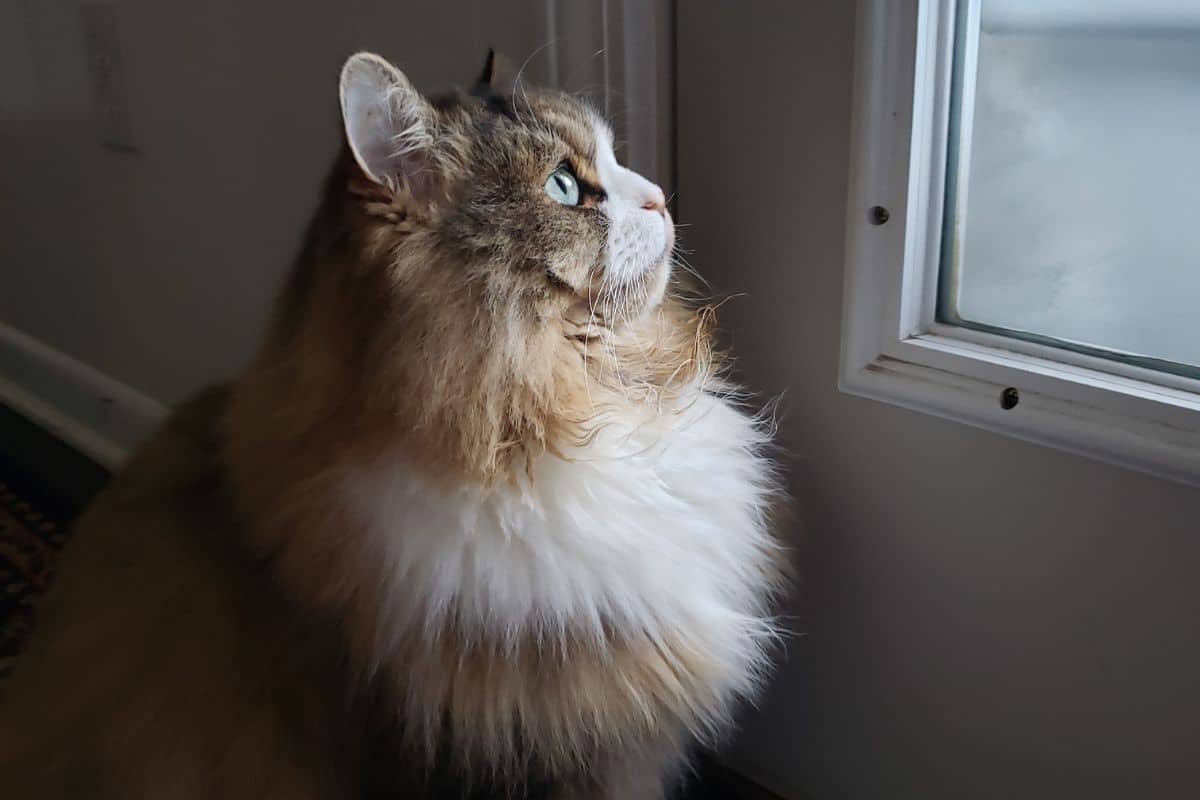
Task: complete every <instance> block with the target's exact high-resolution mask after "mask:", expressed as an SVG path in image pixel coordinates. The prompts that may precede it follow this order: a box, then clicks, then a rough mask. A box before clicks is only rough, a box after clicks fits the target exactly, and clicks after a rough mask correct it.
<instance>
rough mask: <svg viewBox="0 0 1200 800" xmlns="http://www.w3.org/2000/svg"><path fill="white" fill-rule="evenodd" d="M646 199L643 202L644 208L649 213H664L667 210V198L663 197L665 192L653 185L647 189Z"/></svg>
mask: <svg viewBox="0 0 1200 800" xmlns="http://www.w3.org/2000/svg"><path fill="white" fill-rule="evenodd" d="M647 189H648V191H647V192H646V195H645V199H644V200H642V208H644V209H646V210H647V211H657V212H658V213H660V214H661V213H663V212H664V211H666V210H667V198H666V197H664V196H663V190H662V189H660V188H658V187H657V186H655V185H654V184H653V183H651V184H650V185H649V186H648V187H647Z"/></svg>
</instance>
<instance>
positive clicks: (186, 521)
mask: <svg viewBox="0 0 1200 800" xmlns="http://www.w3.org/2000/svg"><path fill="white" fill-rule="evenodd" d="M228 402H229V391H228V389H227V388H226V387H219V388H214V389H210V390H208V391H205V392H203V393H201V394H200V395H198V396H196V397H195V398H193V399H192V400H190V401H188V402H186V403H185V404H184V405H182V406H181V407H180V408H179V409H178V410H177V411H176V412H175V413H174V414H173V415H172V418H171V419H170V420H169V421H168V422H167V423H166V424H165V425H164V426H163V428H162V429H161V430H160V431H159V432H158V433H157V434H156V435H155V436H154V437H153V438H152V439H151V441H149V442H148V443H147V444H146V445H145V446H144V447H143V448H142V449H141V450H140V451H139V452H138V453H137V454H136V455H135V456H134V457H133V458H132V459H131V460H130V462H129V464H128V465H127V466H126V468H125V469H124V470H123V471H122V473H121V474H120V475H119V476H118V477H117V478H115V479H114V481H113V482H112V484H111V485H110V486H109V487H108V488H107V489H105V491H104V492H103V493H102V494H101V495H100V496H99V497H98V498H97V499H96V501H95V503H94V504H93V505H92V506H91V507H90V508H89V509H88V511H87V512H86V513H85V514H84V515H83V516H82V517H81V518H80V520H79V523H78V525H77V527H76V530H75V532H74V534H73V535H72V538H71V541H70V543H69V545H68V546H67V548H66V549H65V551H64V554H63V558H62V560H61V564H60V568H59V569H58V571H57V574H56V577H55V585H54V587H53V588H52V590H51V591H50V592H49V594H48V595H47V597H46V599H45V602H44V603H43V604H42V606H41V607H40V608H39V615H38V625H37V628H36V630H35V632H34V635H33V637H32V639H31V641H30V643H29V645H28V648H27V649H26V651H25V652H24V653H23V654H22V655H21V656H20V657H19V658H18V660H17V664H16V668H15V670H14V672H13V675H12V676H11V678H10V679H9V681H8V682H7V685H5V686H2V687H0V785H4V786H6V787H8V788H7V789H6V792H5V793H6V795H7V796H12V797H26V796H29V797H33V796H37V797H45V796H47V795H49V796H55V797H57V796H63V797H65V796H89V797H97V796H100V797H103V796H114V797H117V796H119V797H142V796H146V797H150V796H154V797H192V796H197V797H202V796H239V797H240V796H277V795H278V796H298V797H304V796H308V794H307V792H308V791H309V790H310V789H311V788H312V787H311V786H306V787H305V790H304V791H301V790H300V788H299V786H298V785H290V784H288V781H289V780H290V779H289V777H288V773H289V770H288V769H287V768H283V767H282V766H281V762H289V763H290V762H295V761H299V760H301V759H303V758H307V757H309V754H303V753H297V752H294V751H296V750H303V749H305V745H304V744H303V743H302V742H296V741H284V738H285V737H284V736H283V732H285V731H288V730H295V729H298V726H302V725H303V724H304V722H305V720H304V719H303V717H304V716H305V715H306V714H311V715H313V717H314V720H310V721H315V719H316V718H323V715H322V712H321V711H318V710H315V709H308V708H305V707H304V706H303V703H300V704H295V706H294V707H292V702H291V700H290V698H288V697H286V695H287V694H288V692H287V687H288V686H289V685H303V684H307V683H308V682H309V681H311V680H312V679H313V678H314V677H315V675H314V672H319V671H321V670H323V669H327V668H328V667H327V665H325V664H318V663H316V661H317V659H315V658H314V657H313V654H318V653H322V652H327V651H328V648H327V647H326V646H325V643H323V642H311V645H312V646H311V647H308V648H307V649H306V648H305V647H303V646H296V641H297V640H296V637H297V636H299V637H300V642H301V644H302V645H303V643H304V640H305V639H307V640H311V639H312V638H313V636H315V635H316V634H317V631H318V630H319V628H314V627H313V626H311V625H307V626H301V625H299V624H298V620H296V619H295V618H294V617H293V612H292V611H291V609H290V607H289V604H288V603H287V602H286V601H285V600H284V599H283V598H282V597H281V596H279V594H278V592H276V591H275V590H274V588H273V583H272V582H271V581H270V580H269V579H268V578H267V577H266V570H265V568H264V567H262V566H261V565H260V563H259V562H260V559H258V558H256V557H255V556H253V555H252V554H251V553H250V552H249V550H248V549H247V548H246V547H245V545H244V537H243V536H242V535H241V532H240V530H239V526H238V524H237V522H236V515H235V514H234V512H233V505H232V502H231V500H230V498H229V496H228V490H227V488H226V480H225V474H224V469H223V467H222V463H221V449H222V448H221V440H222V434H221V430H222V421H223V417H224V415H225V411H226V407H227V405H228ZM301 630H303V631H304V633H303V634H299V633H298V632H299V631H301ZM297 672H299V673H301V674H302V675H303V677H300V676H299V675H297V674H296V673H297ZM293 675H295V676H296V678H295V680H289V678H290V677H291V676H293ZM288 717H295V719H290V718H288ZM311 755H312V756H315V755H316V754H311ZM317 760H319V759H317ZM328 760H329V761H333V760H334V759H328ZM311 782H312V779H311V778H308V779H306V780H305V783H311ZM14 786H15V787H17V788H18V791H16V792H14V793H13V794H9V793H8V792H9V789H11V788H13V787H14ZM333 796H336V795H333Z"/></svg>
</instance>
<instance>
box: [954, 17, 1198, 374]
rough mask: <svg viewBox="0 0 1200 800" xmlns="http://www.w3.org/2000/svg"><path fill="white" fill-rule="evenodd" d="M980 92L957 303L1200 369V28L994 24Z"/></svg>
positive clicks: (1008, 322) (1018, 327)
mask: <svg viewBox="0 0 1200 800" xmlns="http://www.w3.org/2000/svg"><path fill="white" fill-rule="evenodd" d="M984 3H985V12H986V3H987V0H984ZM1046 4H1047V5H1050V3H1049V2H1048V1H1047V3H1046ZM985 19H986V13H985ZM974 103H975V104H974V115H973V116H974V119H973V120H972V121H970V124H969V125H967V126H965V127H964V130H969V131H970V133H969V136H970V142H969V145H970V146H969V148H967V149H965V150H963V153H962V154H963V157H964V161H965V162H966V163H962V164H960V169H965V170H967V172H966V173H965V177H966V181H965V185H966V191H965V194H964V196H963V197H961V198H960V200H961V205H960V207H959V209H958V213H959V220H958V223H959V236H958V242H957V243H958V245H959V249H958V250H957V253H955V254H954V256H955V263H949V264H944V265H943V270H944V272H943V279H944V280H945V278H946V272H945V271H946V270H951V271H955V270H956V273H957V284H956V289H957V291H955V292H952V293H951V296H950V299H949V302H950V304H951V307H950V308H949V309H948V311H949V312H950V313H951V315H953V314H954V313H956V314H957V316H958V317H959V318H961V319H962V320H964V321H966V322H967V323H977V324H981V325H985V326H991V327H999V328H1006V329H1011V330H1015V331H1022V332H1028V333H1032V334H1036V335H1038V336H1044V337H1050V338H1053V339H1058V340H1063V341H1067V342H1073V343H1081V344H1083V345H1087V346H1091V347H1095V348H1102V349H1106V350H1113V351H1119V352H1122V353H1130V354H1135V355H1138V356H1144V357H1149V358H1154V359H1162V360H1166V361H1171V362H1177V363H1179V364H1184V365H1192V366H1200V31H1196V30H1188V29H1184V28H1180V29H1176V30H1174V31H1164V30H1162V29H1140V30H1129V31H1122V30H1116V29H1104V30H1097V29H1079V30H1071V29H1061V28H1055V29H1053V30H1051V31H1045V32H1029V31H1026V30H1022V31H1021V32H1011V31H1003V32H995V31H988V30H984V31H983V32H982V33H981V34H980V37H979V46H978V72H977V75H976V76H975V101H974ZM961 144H962V143H952V147H954V146H961ZM951 224H953V223H951ZM952 285H953V284H952ZM943 311H944V312H945V311H947V309H943Z"/></svg>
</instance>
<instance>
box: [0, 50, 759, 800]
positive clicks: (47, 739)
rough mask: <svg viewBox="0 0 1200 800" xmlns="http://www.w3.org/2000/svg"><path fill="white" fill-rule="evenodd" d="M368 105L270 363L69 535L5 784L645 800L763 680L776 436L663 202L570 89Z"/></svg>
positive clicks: (274, 335)
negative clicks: (676, 245) (687, 268)
mask: <svg viewBox="0 0 1200 800" xmlns="http://www.w3.org/2000/svg"><path fill="white" fill-rule="evenodd" d="M489 72H490V69H489ZM341 106H342V111H343V120H344V125H345V134H346V142H347V147H346V148H345V150H344V152H343V154H342V157H341V158H340V160H339V161H338V163H337V165H336V166H335V168H334V170H333V172H332V175H331V177H330V178H329V180H328V182H327V185H326V188H325V193H324V198H323V201H322V203H321V205H320V209H319V210H318V212H317V214H316V217H315V219H314V220H313V222H312V224H311V227H310V228H309V231H308V234H307V238H306V241H305V243H304V247H303V251H302V254H301V256H300V258H299V260H298V263H297V265H296V268H295V270H294V272H293V274H292V276H291V279H290V281H289V283H288V285H287V287H286V289H285V290H284V292H283V295H282V297H281V301H280V304H279V308H278V311H277V314H276V317H275V320H274V322H273V325H272V327H271V329H270V332H269V335H268V336H267V338H266V341H265V343H264V344H263V345H262V347H261V350H260V351H259V353H258V355H257V357H256V359H255V360H254V361H253V363H252V364H251V365H250V367H249V368H248V369H247V370H246V371H245V373H244V374H243V375H242V376H241V378H240V379H239V380H238V381H237V382H236V383H234V384H232V385H231V386H227V387H220V388H216V389H212V390H209V391H207V392H205V393H203V394H201V395H200V396H198V397H197V398H195V399H193V400H191V401H190V402H188V403H185V404H184V405H183V406H182V407H181V408H179V409H178V410H177V411H176V413H175V414H174V416H173V417H172V419H171V420H170V421H169V422H168V423H167V424H166V425H165V427H164V428H163V429H162V430H161V431H160V432H159V433H158V434H157V435H156V436H155V437H154V438H153V439H152V441H150V442H149V443H148V444H146V445H145V447H144V448H142V450H141V451H140V452H139V453H137V454H136V455H135V456H134V457H133V458H132V460H131V461H130V463H129V464H128V466H127V467H126V468H125V470H124V471H123V473H122V474H121V475H120V476H119V477H118V478H117V479H116V480H115V481H114V482H113V484H112V485H111V486H110V488H108V489H107V490H106V491H105V492H104V494H103V495H102V496H101V497H100V498H99V499H98V500H97V501H96V502H95V504H94V505H93V507H92V508H91V509H90V510H89V511H88V513H87V514H86V515H85V516H84V517H83V518H82V520H81V521H80V523H79V525H78V529H77V532H76V533H75V537H74V541H73V542H72V544H71V545H70V547H69V548H68V552H67V553H66V555H65V557H64V559H63V561H62V565H61V570H60V573H59V576H58V580H57V585H56V587H55V589H54V590H53V591H52V592H51V594H50V596H49V597H48V599H47V601H46V604H45V606H44V608H43V610H42V615H41V622H40V627H39V629H38V630H37V632H36V633H35V636H34V638H33V640H32V642H31V643H30V645H29V647H28V650H27V652H26V653H25V654H24V655H23V657H22V658H20V659H19V661H18V663H17V665H16V669H15V673H14V675H13V677H12V679H11V681H10V683H9V685H7V686H5V687H4V694H3V698H2V702H0V787H3V788H2V789H0V792H2V793H3V794H4V796H5V797H7V798H14V800H15V799H16V798H26V797H28V798H39V800H41V799H44V798H49V797H73V798H74V797H93V798H206V799H207V798H214V797H223V798H325V799H327V798H350V797H363V796H368V795H370V796H390V797H434V796H438V797H455V796H464V795H465V794H467V793H470V792H474V793H476V794H480V793H494V794H495V796H504V797H523V796H524V797H532V796H535V795H536V796H539V797H547V798H613V799H614V800H615V799H616V798H621V799H622V800H639V799H641V798H645V799H646V800H652V799H654V798H660V797H663V796H664V795H665V793H666V792H667V791H668V789H669V788H670V786H671V783H672V780H673V778H674V777H675V776H676V775H677V773H678V771H679V768H680V765H681V764H682V763H683V759H684V758H685V755H686V753H687V751H688V748H689V747H690V746H691V745H692V744H694V743H695V742H697V741H700V742H711V741H712V740H713V739H714V738H715V737H717V736H719V735H720V734H721V733H722V732H723V731H724V730H725V729H726V727H727V725H728V723H729V718H730V712H731V708H732V706H733V705H734V703H735V701H736V700H737V699H738V698H739V697H743V696H745V695H747V694H748V693H750V692H751V691H752V690H753V689H754V687H755V685H756V683H757V682H758V681H759V679H760V677H761V675H762V673H763V670H764V667H765V661H766V658H765V650H766V646H767V643H768V641H769V639H770V637H771V633H772V625H771V622H770V618H769V612H768V605H769V601H770V597H771V595H772V592H773V590H774V588H775V587H776V586H777V585H778V575H779V572H780V570H779V566H780V564H781V558H780V551H779V547H778V546H777V544H776V542H775V540H774V539H773V537H772V534H771V533H770V530H769V521H770V520H769V517H770V512H771V507H772V505H773V503H774V500H775V484H774V481H773V478H772V470H771V467H770V464H769V463H768V461H767V460H766V459H765V458H764V456H763V454H762V450H763V448H764V447H765V446H766V445H767V444H768V436H767V434H766V433H765V432H764V430H763V427H762V426H761V425H760V424H759V421H758V420H756V419H755V418H754V417H753V416H752V415H748V414H747V413H745V412H744V411H743V410H741V409H740V408H739V407H738V406H737V405H736V404H735V403H734V402H733V401H732V400H731V398H732V397H733V396H734V395H735V392H734V389H733V387H731V386H730V385H729V384H728V383H727V382H724V381H723V380H722V379H721V378H720V376H719V375H718V366H719V365H718V363H717V358H716V356H715V355H714V353H713V350H712V346H711V344H710V332H709V325H710V321H711V314H710V313H708V312H706V311H703V310H699V309H697V308H695V307H693V306H691V305H689V304H688V303H687V302H685V301H683V300H681V299H679V298H678V297H676V296H675V293H673V291H672V286H673V280H672V276H671V263H672V248H673V242H674V232H673V225H672V222H671V218H670V216H669V215H668V213H667V210H666V208H665V204H664V198H663V193H662V191H661V190H660V189H659V188H658V187H657V186H655V185H654V184H652V183H651V182H649V181H647V180H646V179H644V178H642V177H641V176H639V175H637V174H635V173H633V172H631V171H629V170H627V169H625V168H623V167H622V166H620V165H619V164H618V163H617V161H616V159H615V157H614V155H613V142H612V134H611V132H610V130H609V128H608V126H607V125H606V124H605V122H604V121H603V119H602V118H601V117H600V116H598V115H597V114H596V113H595V112H594V111H593V110H592V109H591V108H589V107H588V106H586V105H584V104H583V103H581V102H579V101H577V100H575V99H573V98H571V97H568V96H564V95H561V94H558V93H553V92H535V91H532V90H530V91H528V92H526V91H524V90H521V91H517V92H515V93H513V94H503V93H500V92H497V91H495V90H493V89H491V88H490V87H489V86H488V85H487V83H486V81H485V82H483V83H481V85H480V86H478V87H477V88H476V90H475V91H474V92H472V93H471V94H463V93H455V94H451V95H447V96H442V97H434V98H426V97H424V96H422V95H421V94H419V93H418V92H417V91H416V90H414V88H413V87H412V86H411V85H410V83H409V82H408V80H407V79H406V78H405V77H404V75H402V74H401V73H400V72H399V71H397V70H396V69H395V68H394V67H393V66H391V65H390V64H389V63H387V62H386V61H384V60H383V59H381V58H379V57H377V56H374V55H369V54H359V55H355V56H353V57H352V58H350V59H349V61H348V62H347V63H346V65H345V68H344V69H343V72H342V75H341Z"/></svg>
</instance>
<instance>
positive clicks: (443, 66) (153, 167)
mask: <svg viewBox="0 0 1200 800" xmlns="http://www.w3.org/2000/svg"><path fill="white" fill-rule="evenodd" d="M113 5H114V7H115V8H116V11H117V15H118V22H119V34H120V41H121V45H122V57H123V60H124V67H125V69H124V73H125V79H126V84H127V86H128V95H129V99H130V120H131V127H132V130H133V136H134V140H135V144H136V145H137V147H138V149H139V153H138V154H132V155H131V154H126V153H117V152H113V151H111V150H108V149H105V148H104V147H102V146H101V145H100V143H99V142H98V141H97V135H96V134H97V129H96V126H95V123H94V119H93V116H92V98H91V90H90V85H89V83H88V77H87V73H86V70H85V66H84V65H85V58H84V53H83V40H82V35H81V31H80V19H79V13H78V6H79V3H78V0H0V67H2V68H3V69H0V73H2V74H0V153H3V154H4V155H3V156H0V158H2V160H3V168H0V322H3V323H6V324H8V325H11V326H13V327H15V328H17V329H19V330H21V331H24V332H25V333H27V334H29V335H32V336H33V337H35V338H37V339H39V340H41V341H42V342H44V343H46V344H49V345H50V346H52V347H54V348H57V349H58V350H61V351H64V352H65V353H67V354H69V355H71V356H73V357H75V358H76V359H79V360H80V361H82V362H84V363H86V364H88V365H90V366H92V367H94V368H96V369H98V370H100V371H101V372H103V373H106V374H107V375H110V376H112V377H114V378H116V379H118V380H120V381H122V382H124V383H127V384H129V385H130V386H132V387H134V388H135V389H137V390H140V391H141V392H144V393H145V394H147V395H149V396H151V397H153V398H157V399H159V400H162V401H164V402H167V403H171V402H174V401H176V400H178V399H180V398H181V397H183V396H184V395H186V394H188V393H189V392H191V391H193V390H194V389H195V388H196V387H198V386H201V385H204V384H206V383H209V382H211V381H214V380H217V379H220V378H223V377H225V376H228V375H230V374H231V373H232V372H234V371H235V370H236V369H237V368H238V366H239V365H240V364H241V363H242V362H243V361H244V359H245V358H246V357H247V356H248V354H249V353H250V351H251V349H252V348H253V346H254V343H255V341H256V340H257V337H258V333H259V330H260V328H261V326H262V324H263V321H264V319H265V316H266V314H267V311H268V308H269V306H270V303H271V300H272V298H273V297H274V295H275V292H276V290H277V287H278V285H279V283H280V281H281V279H282V276H283V274H284V273H285V272H286V270H287V268H288V267H289V265H290V262H291V259H292V258H293V256H294V254H295V253H296V251H297V250H298V247H299V241H300V234H301V232H302V230H303V226H304V225H305V223H306V221H307V219H308V217H309V215H310V214H311V213H312V211H313V209H314V207H315V203H316V199H317V189H318V185H319V183H320V181H321V179H322V177H323V175H324V173H325V171H326V170H327V169H328V167H329V165H330V164H331V163H332V160H333V158H334V155H335V154H336V151H337V146H338V142H339V138H338V137H339V135H340V134H339V129H338V106H337V94H336V91H337V89H336V87H337V73H338V69H339V67H340V65H341V62H342V60H343V59H344V58H345V57H346V56H347V55H349V54H350V53H351V52H353V51H354V50H356V49H363V48H365V49H375V50H378V51H380V52H382V53H383V54H385V55H387V56H389V57H390V58H392V59H394V60H395V62H396V63H397V64H398V65H400V66H401V67H402V68H403V69H405V70H406V71H407V72H408V73H409V76H410V77H411V78H412V79H413V80H414V82H415V83H416V84H417V85H418V86H420V87H423V88H427V89H430V90H437V89H443V88H448V87H449V85H450V84H451V83H452V82H458V83H460V84H462V85H469V83H470V82H471V81H473V80H474V78H475V76H476V74H477V72H478V70H479V68H480V67H481V66H482V64H483V57H484V54H485V53H486V51H487V48H488V46H495V47H497V48H498V49H499V50H501V51H502V52H503V53H505V54H507V55H508V56H509V57H510V59H511V60H513V61H515V62H520V61H521V60H523V59H524V58H525V57H526V56H527V55H529V54H530V53H532V52H533V51H534V50H535V49H536V48H538V47H539V46H540V45H542V44H544V43H545V42H546V40H547V38H548V37H547V34H546V30H547V28H546V22H547V15H546V3H545V2H544V0H506V2H504V3H495V2H490V0H454V1H453V2H438V3H415V2H409V3H405V2H398V1H393V2H371V1H370V0H341V1H340V2H335V1H334V0H307V1H306V2H302V3H282V2H278V3H269V4H268V3H261V2H243V0H205V2H188V3H178V2H161V0H118V1H117V2H115V3H113ZM592 49H594V48H592ZM589 52H590V51H589ZM573 57H574V56H572V55H571V54H569V53H568V54H567V55H565V56H563V57H562V59H560V60H564V59H565V60H567V61H568V66H569V59H570V58H573ZM546 69H547V66H546V63H545V61H544V60H542V59H535V60H534V61H533V62H532V63H531V65H530V73H529V74H530V75H531V76H532V77H533V78H534V79H535V80H540V79H542V77H543V76H544V75H545V74H546ZM31 78H32V80H31Z"/></svg>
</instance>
